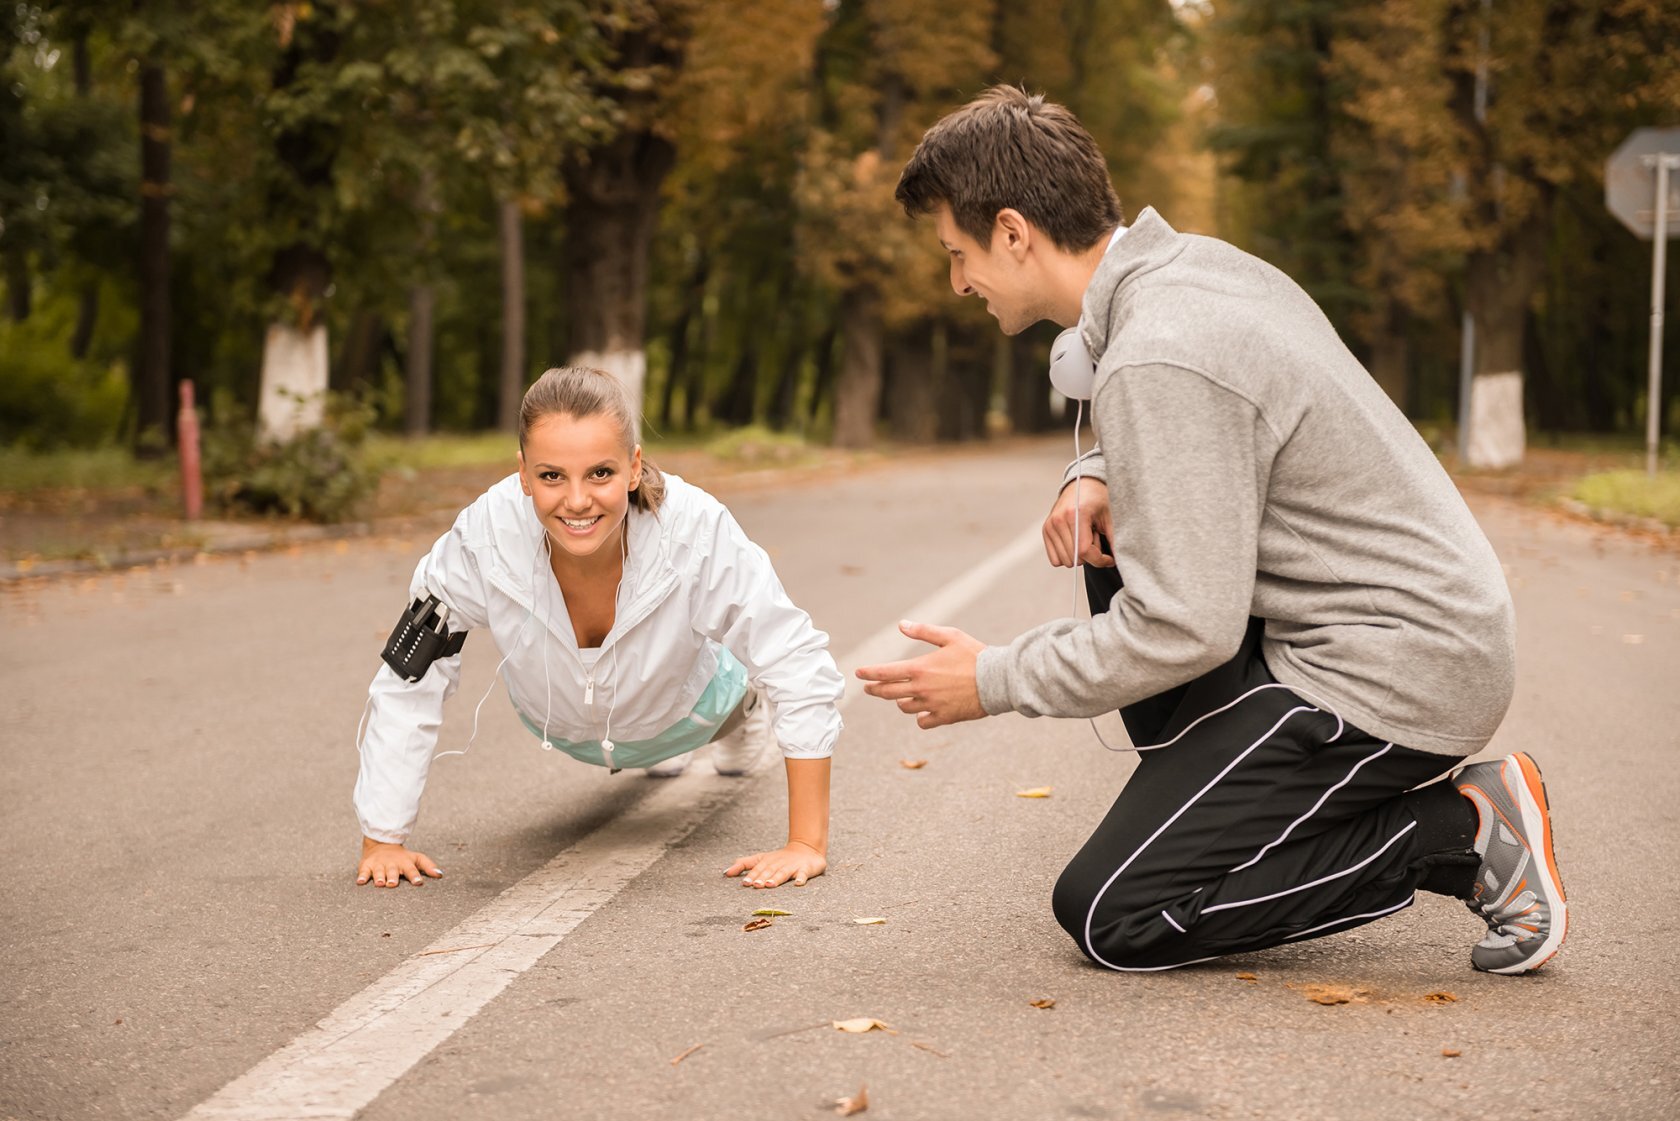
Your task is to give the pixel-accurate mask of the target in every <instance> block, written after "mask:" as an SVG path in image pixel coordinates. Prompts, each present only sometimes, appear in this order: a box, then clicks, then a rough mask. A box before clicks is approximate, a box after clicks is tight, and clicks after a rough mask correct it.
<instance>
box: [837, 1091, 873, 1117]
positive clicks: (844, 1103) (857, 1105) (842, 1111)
mask: <svg viewBox="0 0 1680 1121" xmlns="http://www.w3.org/2000/svg"><path fill="white" fill-rule="evenodd" d="M868 1108H869V1087H868V1086H859V1087H858V1092H857V1093H855V1094H853V1095H852V1096H851V1097H849V1098H836V1099H835V1101H834V1112H836V1113H838V1114H839V1115H840V1116H842V1117H850V1116H851V1115H852V1114H854V1113H862V1112H863V1111H864V1110H866V1109H868Z"/></svg>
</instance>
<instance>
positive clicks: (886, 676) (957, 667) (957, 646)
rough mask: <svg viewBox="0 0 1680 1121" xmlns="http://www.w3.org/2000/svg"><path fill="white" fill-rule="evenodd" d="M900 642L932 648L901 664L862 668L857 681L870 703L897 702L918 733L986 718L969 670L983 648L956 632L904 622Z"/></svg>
mask: <svg viewBox="0 0 1680 1121" xmlns="http://www.w3.org/2000/svg"><path fill="white" fill-rule="evenodd" d="M898 629H899V630H901V631H903V632H904V635H905V637H907V638H914V639H916V640H917V641H919V642H927V643H931V644H932V645H933V646H934V647H936V649H934V650H932V651H930V652H928V653H926V654H923V655H921V656H920V657H917V658H910V659H908V660H906V661H902V662H887V663H885V664H883V665H878V666H863V667H860V668H859V669H858V671H857V675H858V677H859V678H861V679H862V680H864V681H866V682H868V683H869V684H867V685H865V686H864V687H863V691H864V692H865V693H868V694H869V695H870V696H871V697H880V698H881V699H882V700H886V701H896V702H897V704H898V708H899V711H901V712H908V713H910V714H911V715H912V716H914V717H915V718H916V724H917V726H918V727H922V728H937V727H939V726H940V725H942V724H956V723H959V722H961V721H963V720H978V719H980V718H981V717H982V716H985V715H986V710H985V709H983V708H981V707H980V686H979V683H978V682H976V681H975V677H974V667H975V663H976V662H977V661H978V660H979V658H980V651H982V650H984V649H985V648H986V644H985V643H984V642H981V641H980V640H979V639H977V638H974V637H972V636H971V635H968V634H964V633H963V632H962V631H959V630H958V629H957V628H955V627H936V626H932V625H930V624H927V623H910V622H903V623H900V624H899V625H898Z"/></svg>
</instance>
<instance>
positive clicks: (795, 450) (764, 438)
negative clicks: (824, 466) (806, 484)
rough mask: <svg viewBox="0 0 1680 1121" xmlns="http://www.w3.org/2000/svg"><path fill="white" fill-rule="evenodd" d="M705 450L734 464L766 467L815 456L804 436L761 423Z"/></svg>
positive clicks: (733, 432)
mask: <svg viewBox="0 0 1680 1121" xmlns="http://www.w3.org/2000/svg"><path fill="white" fill-rule="evenodd" d="M705 451H706V453H707V454H708V455H712V456H716V457H717V458H718V459H721V460H724V461H726V462H730V463H741V464H764V465H766V466H770V465H786V464H792V463H801V462H804V461H806V460H809V459H811V458H812V457H813V455H814V452H813V449H812V448H811V446H810V445H809V444H808V443H806V442H805V440H804V439H803V438H802V437H799V436H796V435H793V434H792V433H788V432H773V431H771V430H770V429H768V428H765V427H764V426H763V425H759V424H749V425H747V426H746V427H744V428H734V429H731V430H730V431H728V432H726V433H724V434H723V435H721V436H718V437H716V438H715V439H713V440H710V441H708V442H707V443H706V445H705Z"/></svg>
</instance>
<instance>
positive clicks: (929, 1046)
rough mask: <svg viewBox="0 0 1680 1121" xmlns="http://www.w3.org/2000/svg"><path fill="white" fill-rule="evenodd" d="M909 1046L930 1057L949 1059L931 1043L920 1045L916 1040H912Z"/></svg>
mask: <svg viewBox="0 0 1680 1121" xmlns="http://www.w3.org/2000/svg"><path fill="white" fill-rule="evenodd" d="M910 1046H912V1047H914V1048H915V1049H916V1050H918V1051H926V1052H927V1053H928V1054H930V1055H938V1056H939V1057H940V1058H941V1059H949V1058H950V1057H951V1056H949V1055H947V1054H946V1053H945V1052H943V1051H941V1050H940V1049H939V1048H937V1047H935V1046H934V1045H933V1044H931V1043H922V1042H920V1041H918V1040H914V1039H912V1040H911V1041H910Z"/></svg>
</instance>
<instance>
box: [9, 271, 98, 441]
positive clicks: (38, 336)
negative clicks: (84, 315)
mask: <svg viewBox="0 0 1680 1121" xmlns="http://www.w3.org/2000/svg"><path fill="white" fill-rule="evenodd" d="M75 310H76V309H75V305H74V302H73V301H72V300H71V299H70V297H68V296H62V297H58V298H54V299H52V300H41V301H38V302H37V305H36V308H35V313H34V314H33V315H31V316H30V317H29V318H28V319H26V320H24V321H23V322H22V323H13V322H8V321H4V320H0V444H3V445H5V446H8V447H18V448H25V449H30V450H36V451H40V450H50V449H53V448H61V447H94V446H98V445H101V444H107V443H111V442H113V441H115V440H116V439H117V437H118V435H119V434H120V431H121V428H122V421H123V408H124V406H125V405H126V403H127V401H128V383H127V380H126V377H125V371H124V369H123V366H122V364H121V363H117V362H111V361H102V360H100V359H99V358H98V357H89V358H86V359H82V360H79V361H78V360H76V359H73V358H71V357H70V353H69V338H70V333H71V331H72V330H73V329H74V316H75Z"/></svg>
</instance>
